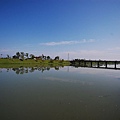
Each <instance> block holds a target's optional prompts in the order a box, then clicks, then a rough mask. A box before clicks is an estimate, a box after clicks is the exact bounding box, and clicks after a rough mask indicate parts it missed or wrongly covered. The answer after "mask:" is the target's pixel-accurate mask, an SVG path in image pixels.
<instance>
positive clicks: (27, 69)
mask: <svg viewBox="0 0 120 120" xmlns="http://www.w3.org/2000/svg"><path fill="white" fill-rule="evenodd" d="M62 67H63V66H54V67H52V66H36V67H24V66H21V67H19V68H6V72H9V71H11V70H12V71H14V72H15V73H16V74H25V73H29V72H30V73H32V72H35V71H41V72H42V73H43V72H44V71H49V70H50V69H54V70H59V69H60V68H62ZM2 70H3V69H0V73H1V72H2Z"/></svg>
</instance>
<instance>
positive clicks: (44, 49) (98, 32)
mask: <svg viewBox="0 0 120 120" xmlns="http://www.w3.org/2000/svg"><path fill="white" fill-rule="evenodd" d="M16 52H25V53H26V52H27V53H29V54H31V53H32V54H34V55H36V56H39V55H41V54H44V55H49V56H51V57H52V58H53V57H55V56H57V55H59V56H60V58H64V59H67V58H68V53H69V58H70V59H74V58H85V59H111V60H113V59H114V60H120V0H0V54H3V56H6V55H7V54H9V55H10V56H12V55H15V54H16Z"/></svg>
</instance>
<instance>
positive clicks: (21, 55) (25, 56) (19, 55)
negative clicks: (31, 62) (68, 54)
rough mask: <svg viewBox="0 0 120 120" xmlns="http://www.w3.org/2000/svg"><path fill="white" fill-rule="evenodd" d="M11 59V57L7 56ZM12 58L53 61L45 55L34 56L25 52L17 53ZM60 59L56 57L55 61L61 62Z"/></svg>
mask: <svg viewBox="0 0 120 120" xmlns="http://www.w3.org/2000/svg"><path fill="white" fill-rule="evenodd" d="M7 57H9V56H7ZM12 58H14V59H22V60H24V59H41V60H52V58H51V57H50V56H45V55H44V54H42V55H41V56H35V55H34V54H29V53H24V52H16V54H15V55H14V56H12ZM59 59H60V57H59V56H56V57H55V58H54V60H59Z"/></svg>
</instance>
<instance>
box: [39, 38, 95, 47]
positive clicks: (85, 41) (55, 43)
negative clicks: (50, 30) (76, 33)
mask: <svg viewBox="0 0 120 120" xmlns="http://www.w3.org/2000/svg"><path fill="white" fill-rule="evenodd" d="M91 42H95V40H94V39H89V40H86V39H83V40H72V41H60V42H46V43H40V45H46V46H55V45H72V44H81V43H91Z"/></svg>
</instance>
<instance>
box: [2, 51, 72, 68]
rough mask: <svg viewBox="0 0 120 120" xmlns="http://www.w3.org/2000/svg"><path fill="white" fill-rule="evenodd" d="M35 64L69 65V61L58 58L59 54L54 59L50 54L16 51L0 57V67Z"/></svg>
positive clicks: (30, 65)
mask: <svg viewBox="0 0 120 120" xmlns="http://www.w3.org/2000/svg"><path fill="white" fill-rule="evenodd" d="M35 65H39V66H50V65H53V66H62V65H63V66H65V65H70V62H69V61H67V60H63V59H62V60H60V58H59V56H56V57H55V58H54V59H52V58H51V57H50V56H45V55H43V54H42V55H41V56H35V55H33V54H29V53H24V52H16V54H15V55H14V56H12V58H11V57H10V56H9V55H7V56H6V58H3V57H2V54H1V58H0V67H1V68H2V67H7V68H9V67H20V66H26V67H33V66H35Z"/></svg>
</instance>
